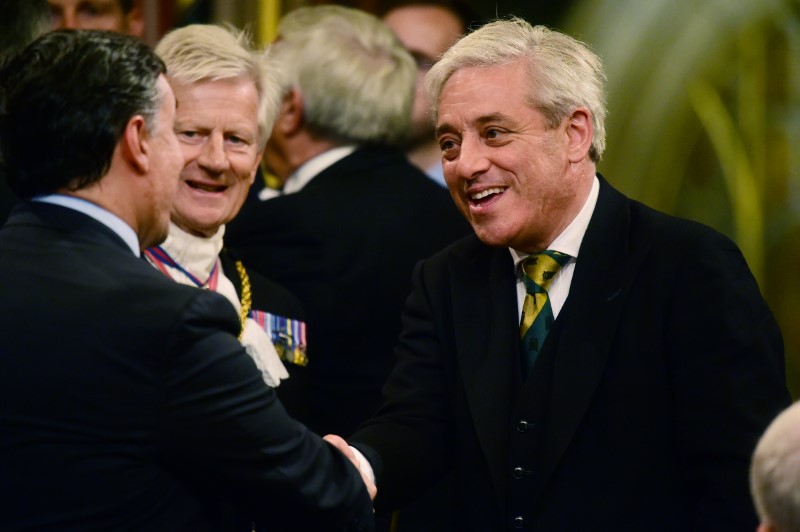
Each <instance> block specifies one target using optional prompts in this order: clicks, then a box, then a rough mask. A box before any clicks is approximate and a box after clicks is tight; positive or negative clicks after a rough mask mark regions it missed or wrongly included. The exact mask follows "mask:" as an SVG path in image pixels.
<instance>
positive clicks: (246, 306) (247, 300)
mask: <svg viewBox="0 0 800 532" xmlns="http://www.w3.org/2000/svg"><path fill="white" fill-rule="evenodd" d="M236 271H237V272H239V280H240V281H241V282H242V308H241V311H240V312H239V319H241V320H242V331H241V332H240V333H239V340H240V341H241V339H242V336H243V335H244V325H245V323H247V316H248V315H249V314H250V308H251V307H252V306H253V295H252V294H251V293H250V277H249V276H248V275H247V270H245V269H244V264H242V261H240V260H237V261H236Z"/></svg>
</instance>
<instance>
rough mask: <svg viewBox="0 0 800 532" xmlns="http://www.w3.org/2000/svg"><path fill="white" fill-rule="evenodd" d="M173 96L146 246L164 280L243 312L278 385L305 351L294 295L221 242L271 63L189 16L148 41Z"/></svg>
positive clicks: (274, 95)
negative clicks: (158, 228) (173, 160)
mask: <svg viewBox="0 0 800 532" xmlns="http://www.w3.org/2000/svg"><path fill="white" fill-rule="evenodd" d="M156 53H157V54H158V55H159V56H160V57H161V58H162V59H163V60H164V62H165V63H166V65H167V79H168V80H169V82H170V85H171V86H172V90H173V91H174V92H175V97H176V98H177V100H178V102H179V105H178V109H177V111H176V119H175V131H176V134H177V136H178V142H179V143H180V146H181V150H182V152H183V157H184V168H183V170H182V171H181V177H180V181H179V183H178V190H177V193H176V196H175V203H174V205H173V207H172V213H171V222H170V228H169V235H168V236H167V239H166V240H165V241H164V242H163V243H162V244H161V245H159V246H156V247H154V248H150V249H148V250H146V251H145V255H146V257H147V259H148V260H149V261H150V262H151V263H152V264H153V265H154V266H156V267H157V268H158V269H159V270H161V271H162V272H163V273H164V274H166V275H167V276H168V277H170V278H171V279H174V280H175V281H178V282H180V283H183V284H188V285H191V286H197V287H198V288H205V289H208V290H214V291H216V292H219V293H220V294H222V295H223V296H225V297H226V298H227V299H228V301H230V302H231V305H232V306H233V309H234V310H235V311H236V315H237V316H239V317H240V320H241V321H242V331H241V333H240V339H241V341H242V344H243V345H244V346H245V348H246V349H247V351H248V353H250V355H251V356H252V357H253V359H254V360H255V362H256V365H257V366H258V367H259V369H261V370H262V374H263V377H264V380H265V382H266V383H267V384H268V385H270V386H277V385H278V384H279V383H280V380H281V379H285V378H287V377H288V373H287V371H286V368H285V367H284V365H283V363H282V362H281V358H280V357H281V356H283V357H284V358H285V359H286V360H287V361H288V362H302V361H303V360H304V357H305V345H304V336H305V324H304V323H303V322H302V321H300V318H302V309H301V306H300V303H299V301H297V298H295V297H294V296H292V295H291V294H290V293H289V292H288V291H287V290H286V289H284V288H283V287H281V286H279V285H278V284H276V283H274V282H272V281H270V280H268V279H266V278H264V277H262V276H260V275H258V274H257V273H255V272H253V271H251V270H248V269H247V268H245V266H244V264H243V263H242V262H241V261H239V260H236V258H235V257H233V256H232V255H231V253H230V252H229V251H228V249H227V248H225V247H224V243H223V236H224V234H225V224H226V223H228V222H229V221H230V220H232V219H233V218H234V217H235V216H236V214H237V213H238V212H239V209H240V208H241V206H242V203H243V202H244V200H245V198H246V197H247V193H248V190H249V188H250V185H252V184H253V180H254V178H255V174H256V170H257V168H258V164H259V162H260V161H261V156H262V154H263V153H264V144H265V143H266V141H267V138H268V137H269V134H270V131H272V124H273V123H274V121H275V115H276V114H277V112H278V107H279V106H280V103H281V98H280V83H279V80H278V79H277V76H279V75H280V74H279V72H278V71H277V69H275V68H268V67H267V64H266V60H265V58H264V56H263V54H262V53H261V52H260V51H257V50H255V49H254V48H253V47H252V45H251V44H250V42H249V40H248V37H247V35H246V34H245V33H244V32H241V31H238V30H235V29H232V28H227V29H226V28H223V27H220V26H213V25H201V24H195V25H190V26H187V27H184V28H179V29H176V30H173V31H172V32H170V33H168V34H167V35H166V36H164V38H163V39H161V41H160V42H159V43H158V46H156Z"/></svg>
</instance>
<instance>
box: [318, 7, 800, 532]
mask: <svg viewBox="0 0 800 532" xmlns="http://www.w3.org/2000/svg"><path fill="white" fill-rule="evenodd" d="M427 84H428V88H429V90H430V92H431V95H432V97H433V101H435V102H437V110H438V115H437V138H438V140H439V145H440V146H441V148H442V153H443V156H444V163H443V164H444V172H445V177H446V179H447V182H448V185H449V187H450V190H451V193H452V195H453V197H454V199H455V201H456V204H457V205H458V206H459V208H460V210H461V211H462V213H463V214H464V215H465V216H466V217H467V218H468V219H469V221H470V222H471V223H472V225H473V228H474V229H475V233H476V236H471V237H467V238H466V239H464V240H462V241H460V242H458V243H456V244H454V245H452V246H450V247H449V248H447V249H446V250H444V251H442V252H441V253H439V254H437V255H436V256H434V257H432V258H431V259H429V260H427V261H425V262H424V263H422V264H420V265H419V266H418V267H417V268H416V269H415V272H414V288H413V291H412V294H411V296H410V297H409V299H408V302H407V306H406V309H405V313H404V318H403V333H402V335H401V338H400V342H399V344H398V349H397V352H398V354H399V357H400V361H399V362H398V365H397V367H396V368H395V370H394V372H393V374H392V376H391V377H390V379H389V381H388V383H387V386H386V388H385V394H386V396H387V400H386V402H385V404H384V406H383V407H382V409H381V411H380V412H379V414H378V415H377V416H376V417H375V418H374V419H372V420H370V421H369V422H367V423H366V424H365V425H364V426H362V427H361V428H360V429H359V431H358V432H357V433H356V434H354V435H353V436H352V438H351V444H352V445H353V446H355V447H356V448H358V449H359V450H360V451H361V452H362V453H363V455H365V456H366V458H367V459H368V460H369V462H370V463H371V465H372V466H373V469H374V473H375V474H376V478H377V486H378V490H379V491H378V493H379V495H378V498H377V499H376V508H381V507H389V508H393V507H397V506H401V505H402V504H404V502H405V501H407V500H409V499H411V498H413V497H415V496H416V495H417V493H418V492H419V490H421V489H422V488H423V487H424V486H426V485H428V484H430V482H432V480H433V479H435V478H437V477H438V476H440V475H442V474H444V472H446V471H453V472H454V475H455V478H456V483H455V485H456V490H457V493H456V501H457V504H458V506H457V508H455V509H454V511H453V514H452V529H453V530H474V531H487V530H515V529H532V530H569V531H572V530H743V531H746V530H753V529H754V528H755V526H756V524H757V521H756V517H755V515H754V512H753V507H752V505H751V503H750V500H749V495H748V481H747V470H748V461H749V456H750V454H751V452H752V450H753V448H754V446H755V443H756V441H757V439H758V436H759V435H760V433H761V432H762V431H763V429H764V427H766V426H767V424H768V423H769V421H770V420H771V419H772V417H773V416H774V415H775V414H776V413H777V412H778V411H780V409H781V408H782V407H783V406H785V405H786V404H788V402H789V397H788V393H787V390H786V387H785V383H784V367H783V364H784V361H783V346H782V341H781V334H780V331H779V330H778V327H777V324H776V322H775V320H774V318H773V316H772V314H771V313H770V310H769V309H768V307H767V305H766V303H765V302H764V300H763V299H762V297H761V295H760V294H759V290H758V286H757V284H756V282H755V280H754V279H753V276H752V274H751V273H750V271H749V270H748V267H747V265H746V263H745V261H744V259H743V257H742V255H741V253H740V252H739V250H738V249H737V247H736V246H735V245H734V244H733V243H732V242H731V241H730V240H728V239H727V238H726V237H724V236H722V235H720V234H719V233H717V232H715V231H713V230H711V229H709V228H707V227H704V226H701V225H699V224H696V223H693V222H690V221H686V220H679V219H677V218H673V217H670V216H666V215H664V214H660V213H658V212H655V211H653V210H651V209H649V208H647V207H645V206H643V205H641V204H640V203H637V202H635V201H631V200H629V199H627V198H626V197H624V196H623V195H622V194H620V193H619V192H617V191H616V190H614V189H613V188H612V187H611V186H610V185H609V184H608V183H607V182H606V181H605V180H604V179H603V178H602V177H601V176H599V174H597V173H596V169H595V165H596V163H597V162H598V161H599V159H600V156H601V155H602V152H603V148H604V119H605V110H604V91H603V73H602V67H601V65H600V61H599V59H598V58H597V57H596V56H595V55H594V54H593V53H592V52H591V51H589V49H588V48H587V47H585V46H584V45H583V44H582V43H579V42H578V41H576V40H574V39H572V38H570V37H568V36H566V35H563V34H560V33H558V32H555V31H550V30H548V29H546V28H544V27H541V26H538V27H532V26H531V25H529V24H528V23H526V22H524V21H522V20H519V19H513V20H507V21H497V22H494V23H491V24H489V25H487V26H484V27H483V28H481V29H479V30H477V31H475V32H474V33H472V34H470V35H468V36H467V37H465V38H463V39H462V40H461V41H460V42H459V43H457V44H456V45H455V46H454V47H453V48H451V49H450V50H449V51H448V52H447V53H446V54H445V55H444V57H443V58H442V59H441V60H440V62H439V63H437V64H436V65H435V66H434V67H433V69H432V70H431V72H430V73H429V75H428V79H427ZM545 250H546V251H547V253H542V252H543V251H545ZM533 262H535V263H536V264H539V263H543V264H546V265H547V266H548V267H547V268H546V269H545V270H544V273H542V272H537V271H534V270H535V269H536V268H535V267H534V266H532V265H531V263H533ZM536 312H538V314H537V313H536ZM548 314H550V316H549V317H550V319H549V320H545V321H544V322H541V323H539V325H541V327H542V328H541V330H540V332H539V333H535V334H534V338H535V339H536V340H537V342H530V343H528V340H529V339H530V337H529V332H530V331H531V330H534V327H535V326H536V325H537V320H538V319H539V317H540V316H545V317H547V316H548ZM534 315H535V317H534V318H533V325H530V328H529V327H528V324H529V323H530V321H529V318H530V317H532V316H534ZM553 320H554V321H553ZM521 323H522V326H521V325H520V324H521ZM548 327H549V328H550V329H549V333H547V332H546V331H547V328H548ZM521 338H522V339H524V341H525V342H526V344H525V346H526V347H523V342H522V341H521ZM526 364H527V365H529V366H532V368H531V369H528V370H523V367H525V365H526ZM330 439H331V441H335V439H334V438H330ZM339 443H340V444H341V443H342V442H341V441H339Z"/></svg>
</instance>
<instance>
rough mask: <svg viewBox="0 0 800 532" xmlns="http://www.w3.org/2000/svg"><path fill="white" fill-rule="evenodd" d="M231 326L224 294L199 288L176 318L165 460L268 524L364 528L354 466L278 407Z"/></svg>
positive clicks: (368, 515) (367, 512)
mask: <svg viewBox="0 0 800 532" xmlns="http://www.w3.org/2000/svg"><path fill="white" fill-rule="evenodd" d="M238 327H239V324H238V322H237V321H236V319H235V316H234V314H233V313H231V312H230V309H229V303H227V301H225V300H223V299H222V298H218V297H217V296H216V295H215V294H209V293H206V292H198V295H197V297H195V298H193V299H192V301H191V303H190V304H189V305H188V308H186V309H185V312H183V315H182V319H181V320H180V323H178V324H177V325H176V331H175V334H174V340H173V343H172V345H170V346H169V351H168V355H167V357H168V360H170V362H171V364H170V366H169V367H167V368H166V376H167V377H166V379H165V384H164V388H163V390H162V393H163V395H164V397H163V403H164V405H165V407H164V409H163V416H162V419H161V424H162V431H161V432H162V433H163V434H165V435H166V436H165V437H164V440H163V442H161V443H162V448H163V449H165V453H166V455H167V456H168V459H169V460H170V461H171V463H174V464H177V467H178V468H180V469H182V470H183V472H184V473H185V474H187V475H189V476H202V477H203V479H202V480H204V481H205V482H206V483H208V484H211V485H214V484H217V485H218V486H219V487H220V488H221V489H226V490H227V491H229V492H235V493H236V494H237V499H239V501H241V502H242V503H244V505H246V506H247V507H248V508H247V511H248V512H250V513H251V515H253V516H255V518H256V519H257V520H258V521H263V522H265V523H267V524H268V526H270V527H271V529H276V530H283V529H296V530H306V529H325V530H371V529H372V527H373V526H374V525H373V523H372V521H373V517H372V505H371V501H370V500H369V496H368V494H367V492H366V489H365V488H364V486H363V482H362V480H361V478H360V476H359V474H358V472H357V470H356V469H355V468H354V467H353V466H352V465H351V463H350V462H349V460H348V459H347V458H345V457H344V455H342V454H341V453H340V452H339V451H338V450H336V449H334V448H333V447H332V446H330V445H329V444H328V443H327V442H324V441H323V440H322V439H321V438H320V437H318V436H317V435H315V434H313V433H311V432H310V431H309V430H308V429H307V428H306V427H305V426H303V425H302V424H300V423H298V422H296V421H294V420H293V419H292V418H290V417H289V416H288V415H287V413H286V412H285V410H284V409H283V406H282V405H281V403H280V402H279V401H278V400H277V398H276V396H275V393H274V392H273V390H272V389H271V388H268V387H267V386H265V385H264V383H263V382H262V380H261V377H260V375H259V372H258V370H257V369H256V367H255V364H254V363H253V361H252V360H251V358H250V357H249V356H248V355H247V354H246V352H245V351H244V350H243V349H242V347H241V345H240V344H239V342H238V341H237V339H236V336H235V335H236V333H237V332H238ZM200 471H202V472H203V474H202V475H201V474H200V473H199V472H200Z"/></svg>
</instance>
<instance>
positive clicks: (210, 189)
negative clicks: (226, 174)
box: [186, 181, 228, 192]
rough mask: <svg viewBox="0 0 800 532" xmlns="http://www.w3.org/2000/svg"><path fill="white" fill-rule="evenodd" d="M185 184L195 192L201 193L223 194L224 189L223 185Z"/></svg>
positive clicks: (192, 182)
mask: <svg viewBox="0 0 800 532" xmlns="http://www.w3.org/2000/svg"><path fill="white" fill-rule="evenodd" d="M186 184H187V185H189V186H190V187H191V188H193V189H195V190H201V191H203V192H223V191H224V190H225V189H226V188H228V187H226V186H225V185H206V184H204V183H196V182H194V181H186Z"/></svg>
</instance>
